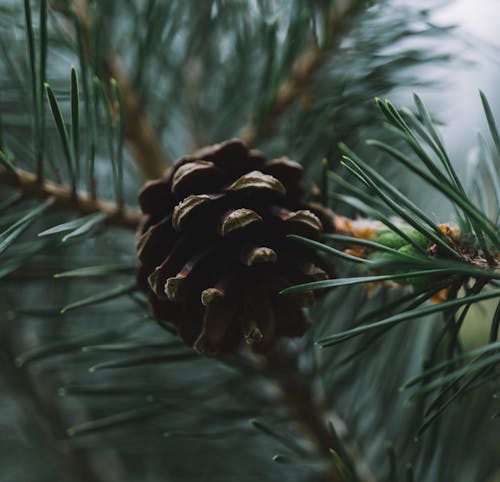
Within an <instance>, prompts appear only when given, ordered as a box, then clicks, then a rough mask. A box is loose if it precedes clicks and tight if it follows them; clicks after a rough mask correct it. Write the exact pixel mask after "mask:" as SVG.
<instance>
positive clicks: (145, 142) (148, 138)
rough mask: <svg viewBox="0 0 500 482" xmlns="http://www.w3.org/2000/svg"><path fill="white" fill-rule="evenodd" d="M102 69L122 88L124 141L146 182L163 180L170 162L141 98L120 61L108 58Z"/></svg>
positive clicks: (105, 74) (107, 76)
mask: <svg viewBox="0 0 500 482" xmlns="http://www.w3.org/2000/svg"><path fill="white" fill-rule="evenodd" d="M101 69H102V73H103V74H104V76H105V77H106V78H108V79H114V80H115V81H116V83H117V84H118V87H119V88H120V95H121V99H122V102H123V111H124V117H125V141H126V144H127V147H128V148H129V150H130V152H131V154H132V156H133V157H134V159H135V161H136V163H137V165H138V166H139V168H140V169H141V170H142V172H143V173H144V175H145V176H146V178H147V179H157V178H159V177H162V176H163V175H164V173H165V170H166V169H167V167H168V166H169V164H171V162H170V161H169V160H168V158H167V156H166V154H165V152H164V151H163V148H162V145H161V141H160V139H159V137H158V135H157V132H156V131H155V129H153V127H152V125H151V123H150V122H149V119H148V118H147V116H146V114H145V112H144V110H143V107H142V104H141V101H140V98H139V96H138V95H137V93H136V92H135V91H134V89H133V88H132V86H131V84H130V82H129V80H128V78H127V76H126V74H125V72H124V71H123V70H122V68H121V67H120V62H119V60H118V58H117V57H116V56H113V57H107V58H105V59H104V60H103V62H102V64H101Z"/></svg>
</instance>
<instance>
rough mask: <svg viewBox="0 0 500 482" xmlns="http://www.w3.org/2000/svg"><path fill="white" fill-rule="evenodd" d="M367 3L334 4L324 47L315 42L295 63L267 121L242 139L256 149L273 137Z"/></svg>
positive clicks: (249, 127)
mask: <svg viewBox="0 0 500 482" xmlns="http://www.w3.org/2000/svg"><path fill="white" fill-rule="evenodd" d="M365 4H366V2H365V1H363V0H341V1H338V2H335V6H334V7H333V8H332V9H331V10H330V12H329V14H328V15H327V19H326V22H325V30H326V31H325V41H324V43H323V45H322V46H319V45H317V44H316V43H314V44H313V46H311V47H310V48H309V49H308V50H306V51H305V52H304V53H303V54H301V55H300V56H299V57H298V58H297V59H296V60H295V62H294V63H293V66H292V68H291V70H290V74H289V76H288V78H287V79H285V81H284V82H283V83H282V84H281V86H280V87H279V88H278V90H277V92H276V96H275V98H274V100H273V102H272V103H271V105H270V107H269V109H268V111H267V114H266V116H265V118H264V119H263V120H262V121H261V122H260V123H259V125H255V124H254V123H250V124H248V125H247V126H246V127H245V128H244V129H243V131H242V134H241V136H240V137H241V139H242V140H243V141H244V142H245V143H246V144H248V145H251V146H253V145H255V144H256V143H257V142H258V141H260V140H262V139H265V138H266V137H268V136H269V135H270V134H272V132H273V130H274V128H275V124H276V122H277V121H278V119H279V118H280V117H281V116H282V115H283V114H284V113H285V112H286V111H287V110H288V108H289V107H290V106H291V105H292V104H293V103H294V102H295V101H296V100H297V99H298V98H299V97H300V96H301V95H302V94H303V93H304V91H305V90H306V89H307V88H308V87H310V85H311V80H312V78H313V77H314V75H315V74H316V72H317V71H318V70H319V68H320V67H321V66H322V65H323V64H324V62H325V60H326V59H327V53H328V52H329V51H331V50H332V49H334V48H336V47H337V46H338V45H339V44H340V41H341V40H342V38H343V36H344V35H345V33H346V32H347V31H348V30H349V28H350V26H351V22H349V19H350V17H351V16H352V15H353V14H354V13H356V12H357V11H358V10H360V8H362V7H363V6H364V5H365Z"/></svg>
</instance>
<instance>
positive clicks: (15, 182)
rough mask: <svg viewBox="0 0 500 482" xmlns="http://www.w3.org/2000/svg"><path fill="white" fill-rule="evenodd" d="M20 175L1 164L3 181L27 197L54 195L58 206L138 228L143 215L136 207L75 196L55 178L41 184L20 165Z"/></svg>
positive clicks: (81, 194)
mask: <svg viewBox="0 0 500 482" xmlns="http://www.w3.org/2000/svg"><path fill="white" fill-rule="evenodd" d="M14 170H15V174H16V176H14V175H13V174H12V173H11V172H8V171H7V170H6V169H5V168H4V167H1V166H0V184H3V185H6V186H9V187H12V188H14V189H19V190H20V191H21V192H22V193H23V195H25V196H26V197H30V198H34V199H46V198H49V197H51V198H52V199H53V200H54V204H53V206H54V207H56V208H60V209H64V210H70V211H75V212H78V213H80V214H91V213H95V212H102V213H104V214H106V215H107V216H108V218H107V222H108V223H109V224H111V225H115V226H120V227H124V228H129V229H133V230H135V229H136V228H137V226H138V224H139V222H140V219H141V214H140V213H139V212H138V211H136V210H135V209H132V208H120V207H119V206H118V205H116V204H114V203H111V202H108V201H103V200H99V199H92V198H91V197H90V196H89V195H88V194H86V193H85V194H83V193H77V195H76V197H75V196H74V195H73V193H72V191H71V189H70V188H69V187H67V186H63V185H61V184H57V183H55V182H52V181H45V182H43V183H42V184H40V183H39V182H38V180H37V176H36V175H35V174H33V173H31V172H28V171H25V170H23V169H20V168H14Z"/></svg>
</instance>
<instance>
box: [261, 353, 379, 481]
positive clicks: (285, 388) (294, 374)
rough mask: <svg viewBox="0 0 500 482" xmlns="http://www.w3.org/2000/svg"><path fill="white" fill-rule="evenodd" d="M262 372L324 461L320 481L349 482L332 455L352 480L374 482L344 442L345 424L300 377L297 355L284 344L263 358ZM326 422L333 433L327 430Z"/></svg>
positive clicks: (355, 453) (308, 381)
mask: <svg viewBox="0 0 500 482" xmlns="http://www.w3.org/2000/svg"><path fill="white" fill-rule="evenodd" d="M263 368H264V369H265V370H266V372H267V374H269V375H270V376H271V378H272V379H273V380H274V381H275V383H276V384H277V386H278V388H279V390H280V399H281V402H282V403H283V404H284V405H285V406H286V407H287V409H288V412H289V413H290V415H291V416H292V417H293V419H294V420H295V421H296V422H297V424H298V427H299V428H300V430H301V431H302V433H303V434H304V435H305V436H306V437H307V439H308V440H310V441H311V443H312V445H313V447H314V449H315V452H316V453H317V454H318V456H320V457H321V458H322V459H324V460H325V469H324V471H323V472H322V474H321V480H322V481H323V480H325V481H330V482H346V480H350V479H346V478H345V475H344V473H343V471H342V469H340V468H339V467H338V466H337V465H336V463H335V459H334V456H333V453H332V451H334V452H335V454H336V456H337V457H338V459H339V460H340V461H341V463H342V465H344V467H345V468H346V469H347V470H348V471H349V472H351V473H352V474H353V475H354V480H357V481H359V482H375V478H374V476H373V475H372V474H371V472H370V471H369V469H368V468H367V466H366V465H365V464H364V462H363V460H362V457H361V455H360V452H359V450H358V449H357V447H352V446H350V447H348V446H347V444H346V443H345V442H344V440H345V439H346V436H345V435H346V429H345V427H346V425H345V423H344V422H343V421H342V419H341V418H340V416H339V415H338V414H332V413H331V412H330V411H329V410H327V407H326V406H325V405H324V402H323V399H322V397H321V396H320V394H319V393H318V392H317V391H316V390H314V389H313V387H312V386H311V382H310V380H309V378H308V377H307V376H305V375H304V374H303V373H301V371H300V369H299V366H298V359H297V354H296V353H295V352H293V351H292V350H291V349H290V347H289V346H286V345H284V344H283V345H281V346H279V347H277V349H275V350H274V351H273V352H272V353H270V354H269V355H268V356H267V357H266V358H265V360H264V367H263ZM328 420H330V422H331V424H332V425H333V427H334V430H335V433H332V432H331V431H330V430H329V428H328V425H327V421H328Z"/></svg>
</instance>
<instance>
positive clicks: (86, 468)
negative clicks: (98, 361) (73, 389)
mask: <svg viewBox="0 0 500 482" xmlns="http://www.w3.org/2000/svg"><path fill="white" fill-rule="evenodd" d="M0 368H1V373H2V375H3V376H4V378H5V379H6V380H7V382H8V383H9V387H10V388H11V389H12V390H14V391H15V392H16V393H17V397H16V400H17V402H21V403H25V404H26V405H27V407H26V409H25V412H26V413H30V414H36V415H38V417H33V416H31V419H32V420H36V421H37V422H38V423H39V428H40V431H41V432H42V433H43V434H44V435H45V436H46V437H47V438H48V439H49V440H50V444H49V447H50V448H51V449H52V450H53V451H54V452H55V453H56V455H57V456H58V457H59V458H60V459H61V460H62V461H63V462H64V464H65V465H66V467H67V468H68V470H69V473H71V476H72V480H75V481H76V480H78V481H80V482H99V481H100V480H102V479H101V477H100V476H99V475H98V474H97V472H96V470H95V469H94V468H93V467H92V464H91V463H90V461H89V460H88V457H87V455H86V454H82V453H78V452H76V451H74V450H72V449H71V448H70V447H69V446H68V444H67V442H65V439H67V435H66V422H65V420H63V418H62V414H61V411H60V410H59V409H58V407H57V404H56V402H55V400H47V399H46V397H45V396H43V395H42V393H41V390H40V389H39V388H38V387H37V385H40V384H39V383H38V384H35V381H34V380H33V379H32V377H31V376H30V374H29V373H28V372H27V371H26V369H24V368H19V367H17V366H16V365H15V364H14V351H13V349H12V346H11V339H10V337H9V335H8V333H7V330H6V329H5V328H2V327H0ZM38 382H40V380H39V379H38ZM54 391H55V390H54ZM45 395H47V394H45ZM73 477H74V479H73Z"/></svg>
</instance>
